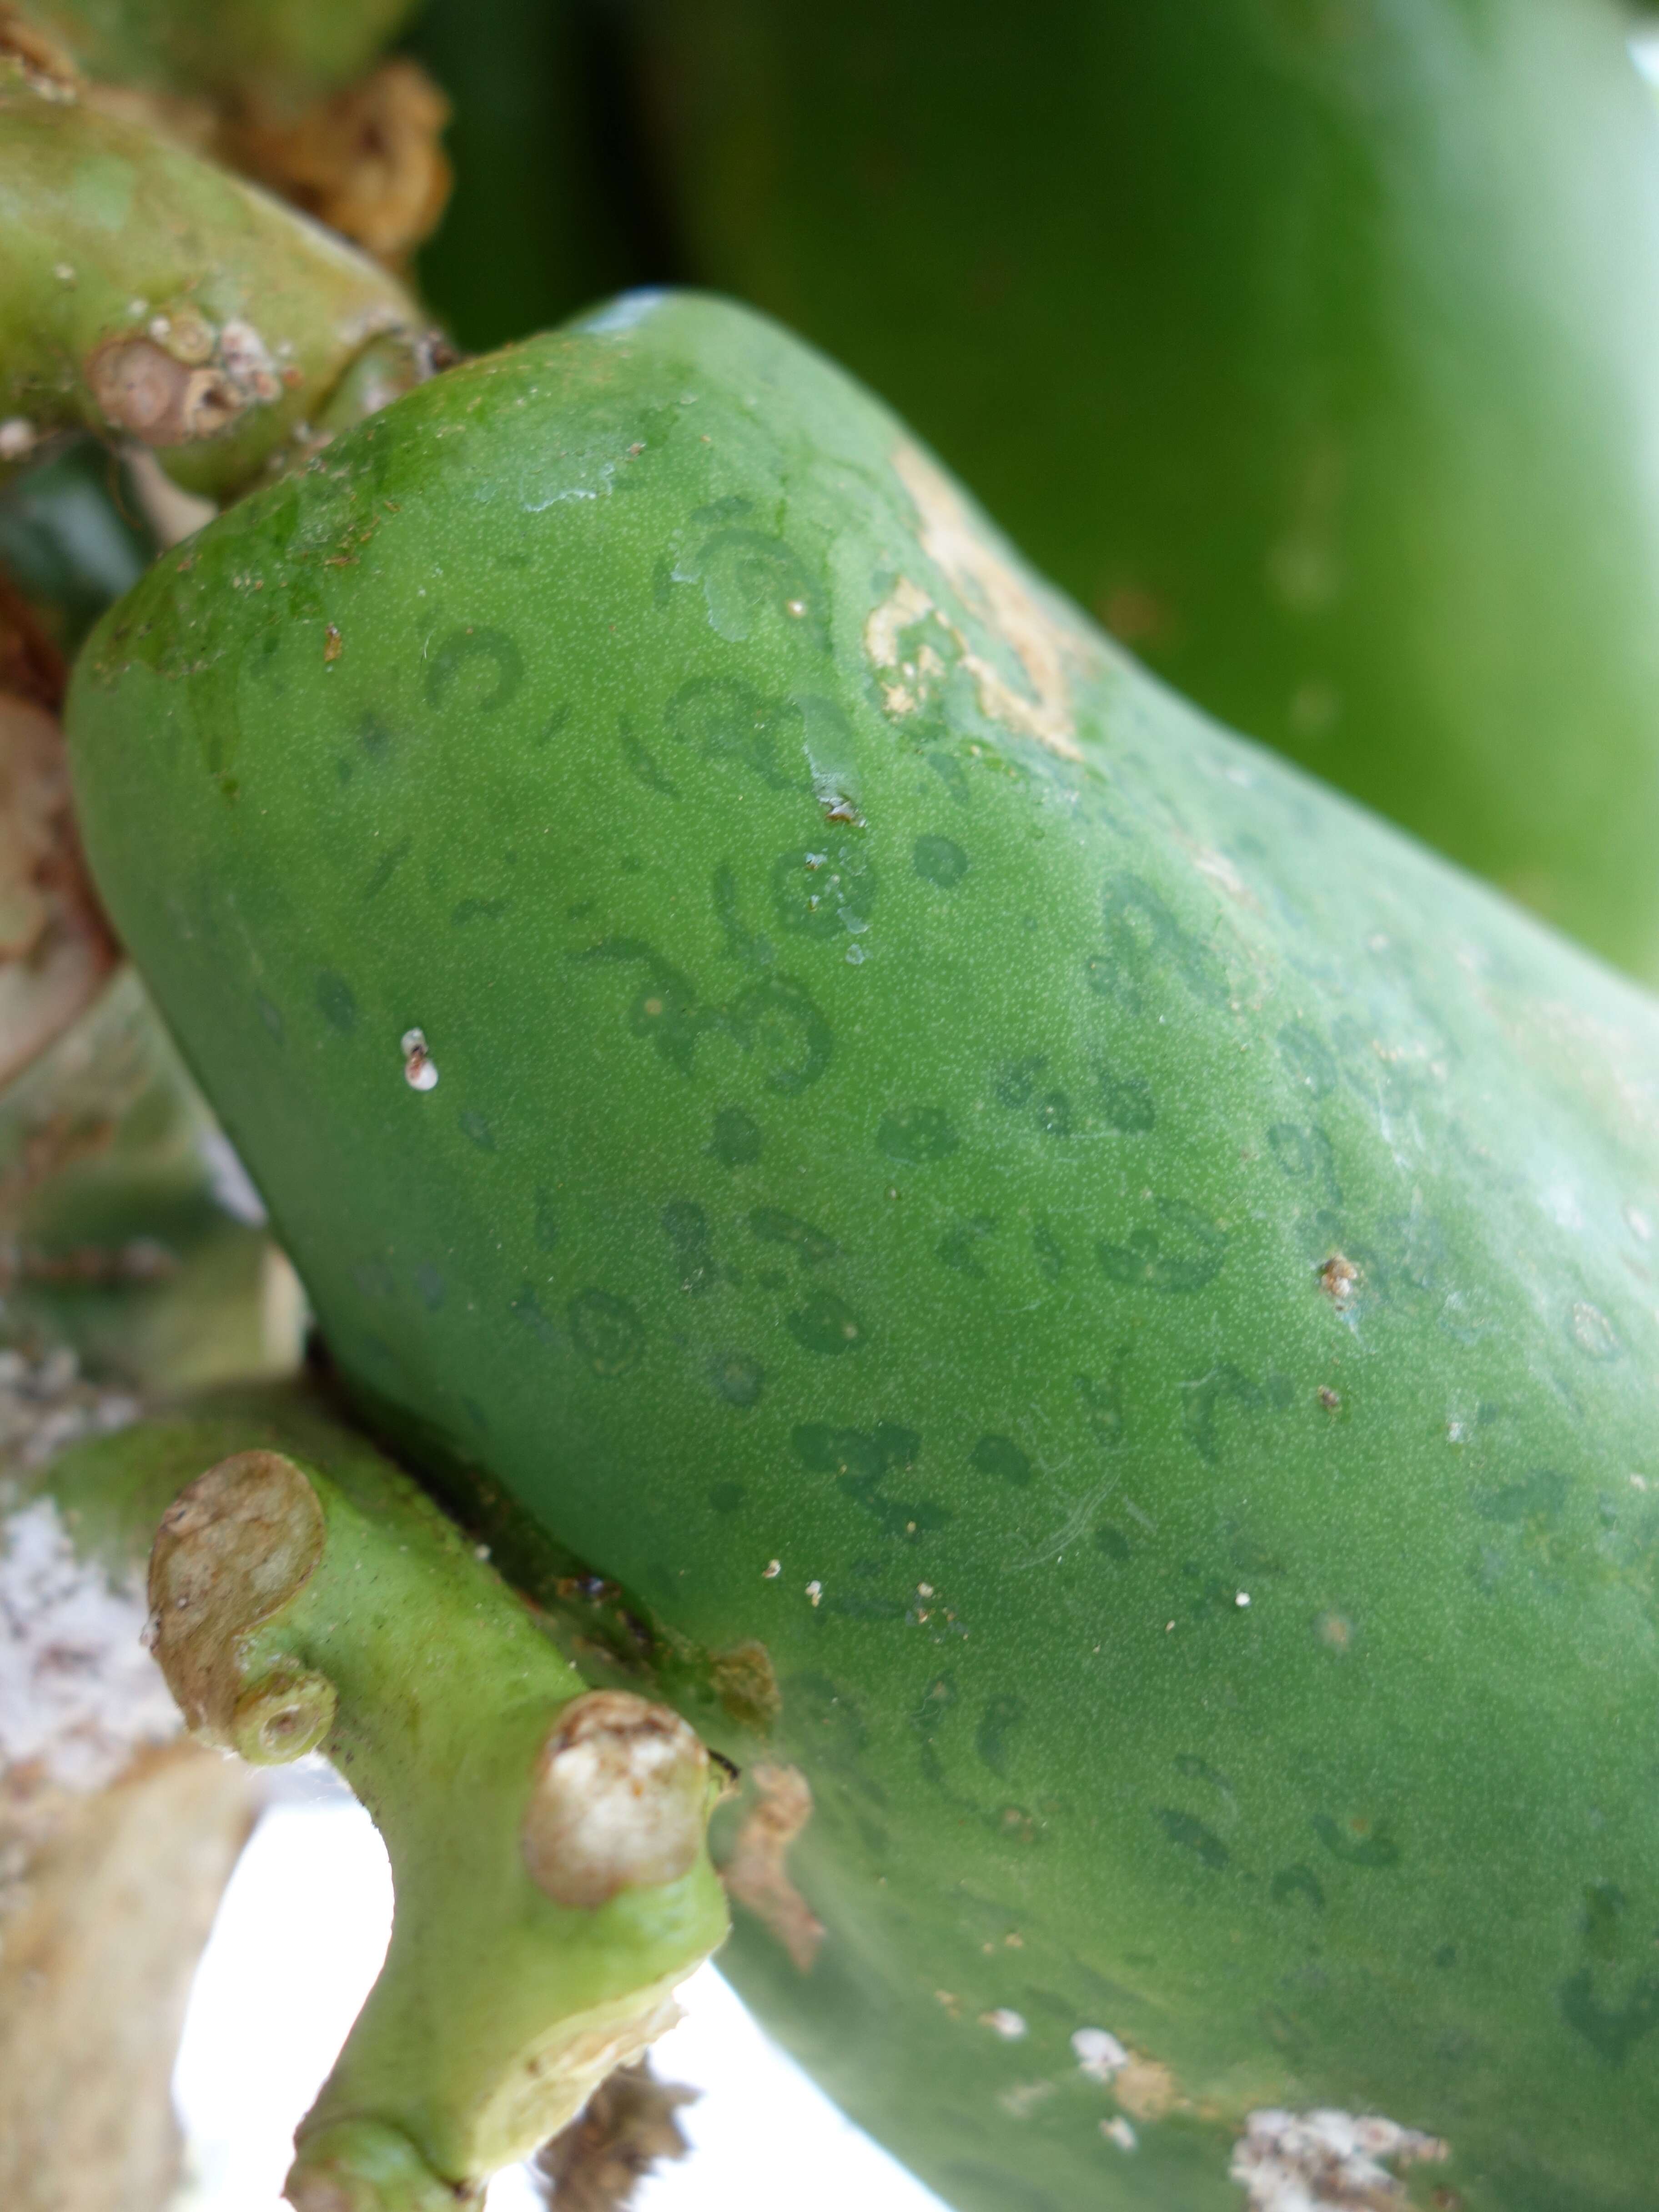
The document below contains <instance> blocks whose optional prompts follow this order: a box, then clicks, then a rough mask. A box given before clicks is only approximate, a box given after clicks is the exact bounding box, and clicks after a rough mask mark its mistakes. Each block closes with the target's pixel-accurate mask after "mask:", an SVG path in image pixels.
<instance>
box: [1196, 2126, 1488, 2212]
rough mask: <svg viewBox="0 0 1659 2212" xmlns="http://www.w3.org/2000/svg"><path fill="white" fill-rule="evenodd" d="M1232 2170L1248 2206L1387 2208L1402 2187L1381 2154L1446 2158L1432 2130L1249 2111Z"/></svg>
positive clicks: (1409, 2160) (1354, 2211)
mask: <svg viewBox="0 0 1659 2212" xmlns="http://www.w3.org/2000/svg"><path fill="white" fill-rule="evenodd" d="M1244 2125H1245V2130H1246V2133H1245V2134H1244V2136H1243V2138H1242V2139H1241V2140H1240V2141H1239V2142H1237V2143H1235V2144H1234V2145H1233V2159H1232V2165H1231V2168H1230V2172H1231V2178H1232V2179H1233V2180H1235V2181H1237V2182H1240V2183H1242V2184H1243V2186H1244V2188H1245V2189H1246V2190H1247V2191H1249V2200H1250V2204H1251V2207H1252V2208H1253V2212H1385V2208H1387V2207H1388V2206H1389V2205H1393V2204H1400V2205H1402V2206H1403V2205H1404V2204H1405V2203H1406V2192H1405V2191H1404V2190H1403V2189H1402V2188H1401V2185H1400V2184H1399V2182H1398V2181H1396V2180H1395V2178H1394V2176H1393V2175H1392V2174H1390V2173H1388V2172H1385V2171H1384V2169H1383V2167H1382V2166H1380V2165H1378V2163H1377V2160H1379V2159H1392V2160H1398V2162H1399V2163H1400V2164H1401V2166H1415V2165H1419V2164H1423V2165H1427V2164H1431V2163H1433V2162H1434V2161H1436V2160H1439V2159H1443V2158H1444V2157H1445V2156H1446V2154H1447V2151H1446V2146H1445V2144H1444V2143H1443V2142H1441V2141H1440V2139H1439V2138H1438V2137H1437V2136H1426V2135H1419V2133H1418V2131H1417V2130H1416V2129H1415V2128H1402V2127H1401V2125H1400V2124H1399V2123H1398V2122H1397V2121H1395V2120H1388V2119H1383V2118H1378V2117H1377V2116H1376V2115H1374V2114H1373V2115H1367V2116H1364V2117H1360V2118H1356V2116H1355V2115H1354V2114H1353V2113H1352V2112H1303V2113H1297V2112H1251V2113H1250V2114H1249V2116H1248V2118H1246V2120H1245V2123H1244Z"/></svg>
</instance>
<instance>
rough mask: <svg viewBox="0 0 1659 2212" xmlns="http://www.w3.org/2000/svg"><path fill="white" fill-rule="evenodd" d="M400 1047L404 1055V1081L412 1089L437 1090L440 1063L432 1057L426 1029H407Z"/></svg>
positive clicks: (399, 1043) (399, 1044) (399, 1041)
mask: <svg viewBox="0 0 1659 2212" xmlns="http://www.w3.org/2000/svg"><path fill="white" fill-rule="evenodd" d="M398 1051H399V1052H400V1053H402V1054H403V1056H404V1082H405V1083H406V1084H407V1085H409V1087H410V1090H411V1091H435V1090H436V1089H437V1087H438V1063H437V1061H436V1060H434V1058H433V1057H432V1052H431V1048H430V1047H429V1046H428V1043H427V1041H426V1031H425V1030H404V1033H403V1035H402V1036H401V1037H400V1038H399V1039H398Z"/></svg>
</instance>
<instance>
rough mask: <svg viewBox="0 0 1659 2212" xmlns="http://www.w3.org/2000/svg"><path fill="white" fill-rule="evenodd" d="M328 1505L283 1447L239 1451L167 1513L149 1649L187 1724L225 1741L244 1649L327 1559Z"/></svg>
mask: <svg viewBox="0 0 1659 2212" xmlns="http://www.w3.org/2000/svg"><path fill="white" fill-rule="evenodd" d="M324 1533H325V1532H324V1522H323V1509H322V1507H321V1505H320V1504H319V1502H318V1498H317V1493H316V1492H315V1490H314V1489H313V1487H312V1485H311V1482H310V1480H309V1478H308V1477H307V1474H305V1472H304V1470H303V1469H302V1468H300V1467H299V1466H298V1465H296V1463H295V1462H294V1461H293V1460H291V1459H286V1458H284V1457H283V1455H282V1453H280V1452H272V1451H247V1452H238V1453H236V1454H235V1455H234V1456H233V1457H232V1458H230V1459H227V1460H222V1461H221V1462H219V1464H218V1466H217V1467H214V1468H209V1470H208V1472H207V1473H206V1474H204V1475H200V1476H198V1477H197V1480H195V1481H194V1482H192V1483H191V1485H190V1487H189V1488H188V1489H187V1490H185V1491H182V1492H180V1493H179V1496H178V1497H177V1498H174V1500H173V1504H171V1505H169V1506H168V1508H167V1511H166V1512H165V1513H164V1514H163V1515H162V1516H161V1527H160V1528H159V1529H158V1530H157V1531H156V1536H155V1545H154V1547H152V1549H151V1552H150V1561H149V1604H150V1618H149V1629H148V1631H147V1635H148V1639H149V1647H150V1649H151V1650H152V1651H153V1652H154V1653H155V1657H156V1660H157V1661H158V1662H159V1663H160V1665H161V1671H162V1673H163V1674H165V1675H166V1676H167V1686H168V1688H169V1689H171V1691H172V1692H173V1696H174V1697H175V1698H176V1699H178V1701H179V1707H180V1709H181V1710H182V1711H183V1713H184V1716H185V1722H186V1723H187V1724H188V1725H189V1727H190V1728H191V1729H193V1730H194V1731H195V1732H196V1734H197V1735H204V1736H206V1737H207V1738H208V1739H209V1741H214V1742H218V1743H221V1744H225V1745H228V1744H229V1743H230V1741H232V1737H233V1734H234V1724H235V1717H236V1710H237V1706H238V1705H239V1703H240V1699H241V1697H242V1692H243V1689H244V1686H245V1685H244V1683H243V1680H242V1675H241V1669H240V1651H239V1647H240V1644H241V1643H242V1641H243V1639H244V1638H246V1637H247V1636H248V1635H249V1634H251V1633H252V1631H253V1630H254V1629H256V1628H258V1626H260V1624H261V1623H262V1622H264V1621H266V1620H270V1618H271V1616H272V1615H273V1614H274V1613H277V1612H279V1611H280V1610H281V1609H282V1607H283V1606H285V1605H286V1604H287V1603H288V1602H289V1600H290V1599H291V1598H293V1597H294V1596H295V1595H297V1594H298V1592H299V1591H300V1590H301V1589H303V1588H304V1587H305V1584H306V1583H307V1580H308V1579H309V1577H310V1576H311V1574H312V1571H313V1569H314V1568H315V1566H316V1565H317V1562H318V1561H319V1559H321V1557H322V1555H323V1538H324Z"/></svg>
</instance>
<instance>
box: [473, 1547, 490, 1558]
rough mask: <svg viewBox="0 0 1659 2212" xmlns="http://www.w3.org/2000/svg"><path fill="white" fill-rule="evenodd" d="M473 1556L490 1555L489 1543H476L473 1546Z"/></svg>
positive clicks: (485, 1556)
mask: <svg viewBox="0 0 1659 2212" xmlns="http://www.w3.org/2000/svg"><path fill="white" fill-rule="evenodd" d="M472 1556H473V1558H474V1559H488V1558H489V1545H488V1544H475V1545H474V1546H473V1547H472Z"/></svg>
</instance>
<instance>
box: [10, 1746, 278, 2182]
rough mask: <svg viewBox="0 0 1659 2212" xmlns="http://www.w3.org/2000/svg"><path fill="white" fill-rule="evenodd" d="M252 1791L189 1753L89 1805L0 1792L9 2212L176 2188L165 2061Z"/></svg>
mask: <svg viewBox="0 0 1659 2212" xmlns="http://www.w3.org/2000/svg"><path fill="white" fill-rule="evenodd" d="M256 1788H257V1783H256V1780H255V1778H254V1777H252V1775H251V1774H250V1773H249V1772H248V1771H247V1769H246V1768H245V1767H242V1766H240V1765H238V1764H236V1763H235V1762H234V1761H232V1760H229V1759H222V1758H219V1757H217V1756H216V1755H215V1754H214V1753H211V1752H206V1751H204V1750H202V1749H201V1748H200V1747H197V1745H195V1744H193V1743H191V1742H189V1741H183V1740H180V1741H175V1742H173V1743H170V1744H167V1745H162V1746H157V1747H151V1748H147V1749H145V1750H143V1751H141V1752H140V1753H139V1754H138V1755H137V1758H136V1759H133V1760H131V1762H130V1764H129V1765H127V1766H126V1768H125V1770H124V1771H123V1772H122V1773H121V1774H120V1775H119V1776H118V1778H116V1779H115V1780H114V1781H112V1783H110V1784H108V1785H107V1786H106V1787H105V1788H102V1789H97V1790H90V1791H86V1792H77V1791H74V1790H66V1789H64V1788H63V1787H61V1786H58V1785H54V1784H51V1783H49V1782H45V1781H43V1780H42V1778H41V1777H40V1771H39V1765H38V1763H36V1762H28V1763H22V1764H19V1765H14V1766H12V1767H10V1768H9V1769H8V1770H7V1771H6V1772H5V1773H4V1775H3V1776H0V2203H4V2204H5V2205H6V2206H7V2207H8V2212H152V2209H153V2208H154V2212H159V2208H160V2207H161V2206H162V2205H163V2204H165V2203H166V2202H167V2198H168V2197H169V2196H170V2195H171V2193H172V2191H173V2189H174V2187H175V2186H176V2185H177V2182H178V2179H179V2152H180V2148H181V2146H180V2139H179V2129H178V2125H177V2123H176V2121H175V2119H174V2118H173V2106H172V2101H171V2098H170V2095H169V2086H168V2085H169V2077H170V2075H171V2073H172V2068H173V2054H174V2051H175V2049H176V2047H177V2045H178V2040H179V2028H180V2027H181V2025H182V2022H183V2019H184V2010H185V1999H186V1997H187V1996H188V1994H189V1990H190V1984H191V1976H192V1974H193V1973H194V1972H195V1968H196V1963H197V1959H198V1957H199V1956H200V1954H201V1951H202V1948H203V1945H204V1943H205V1942H206V1940H207V1936H208V1931H209V1929H210V1926H211V1924H212V1920H213V1915H214V1911H215V1910H216V1906H217V1905H218V1902H219V1898H220V1894H221V1893H222V1890H223V1888H224V1886H225V1883H226V1881H227V1880H228V1877H229V1875H230V1870H231V1869H232V1867H233V1866H234V1864H235V1862H236V1857H237V1854H238V1852H239V1851H240V1849H241V1847H242V1844H243V1843H244V1841H245V1840H246V1836H247V1832H248V1830H249V1828H250V1827H251V1826H252V1819H253V1813H254V1792H255V1790H256Z"/></svg>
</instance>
